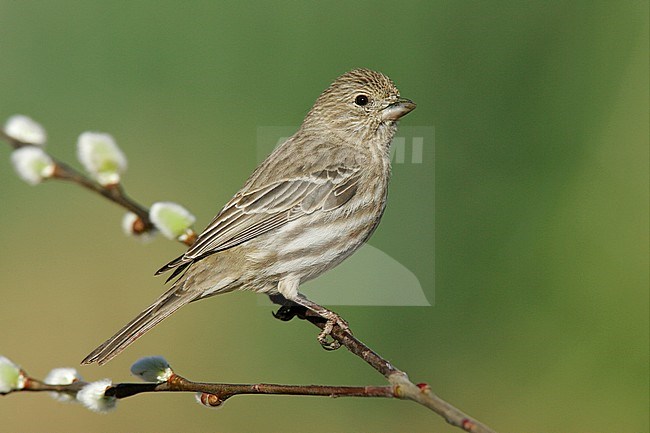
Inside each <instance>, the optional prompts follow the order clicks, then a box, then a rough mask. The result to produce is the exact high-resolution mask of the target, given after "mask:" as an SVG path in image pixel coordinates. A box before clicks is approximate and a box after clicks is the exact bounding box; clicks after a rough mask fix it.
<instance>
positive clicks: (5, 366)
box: [0, 355, 27, 394]
mask: <svg viewBox="0 0 650 433" xmlns="http://www.w3.org/2000/svg"><path fill="white" fill-rule="evenodd" d="M26 380H27V378H26V377H25V372H24V371H23V370H22V369H21V368H20V366H18V365H17V364H14V363H13V362H12V361H11V360H10V359H9V358H6V357H4V356H2V355H0V394H3V393H7V392H11V391H17V390H19V389H23V388H24V387H25V382H26Z"/></svg>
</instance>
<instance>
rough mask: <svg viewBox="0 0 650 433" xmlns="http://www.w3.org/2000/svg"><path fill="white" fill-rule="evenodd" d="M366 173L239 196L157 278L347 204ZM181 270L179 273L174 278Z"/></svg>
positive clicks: (318, 176) (327, 175)
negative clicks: (312, 214)
mask: <svg viewBox="0 0 650 433" xmlns="http://www.w3.org/2000/svg"><path fill="white" fill-rule="evenodd" d="M360 171H361V167H358V166H357V167H352V168H350V167H343V166H330V167H327V168H326V169H323V170H319V171H316V172H313V173H311V174H310V175H308V176H304V177H301V178H295V179H285V180H280V181H276V182H272V183H270V184H268V185H266V186H263V187H260V188H256V189H254V190H252V191H247V192H244V193H242V192H239V193H237V194H236V195H235V196H234V197H233V198H232V199H231V200H230V201H229V202H228V203H227V204H226V206H224V208H223V209H222V210H221V212H219V214H218V215H217V216H216V217H215V218H214V220H212V222H211V223H210V224H209V225H208V227H206V229H205V230H204V231H203V232H202V233H201V234H200V235H199V237H198V238H197V240H196V242H195V243H194V245H192V246H191V247H190V248H189V249H188V250H187V251H186V252H185V254H183V255H182V256H180V257H178V258H177V259H175V260H173V261H171V262H169V263H168V264H166V265H165V266H163V267H162V268H161V269H160V270H158V272H156V274H160V273H163V272H165V271H167V270H169V269H172V268H176V267H182V268H184V267H185V266H187V265H189V264H190V263H191V262H193V261H195V260H198V259H201V258H203V257H205V256H208V255H210V254H213V253H216V252H218V251H223V250H225V249H228V248H232V247H234V246H236V245H239V244H241V243H243V242H246V241H248V240H250V239H253V238H255V237H257V236H259V235H261V234H263V233H266V232H268V231H270V230H273V229H275V228H278V227H280V226H282V225H284V224H286V223H288V222H289V221H293V220H295V219H297V218H300V217H301V216H303V215H308V214H311V213H312V212H314V211H317V210H323V211H328V210H332V209H335V208H337V207H339V206H341V205H343V204H344V203H346V202H347V201H348V200H350V199H351V198H352V196H354V194H355V192H356V190H357V184H358V181H359V178H360ZM183 265H185V266H183ZM180 270H181V269H177V272H174V275H172V277H173V276H175V275H177V274H178V273H180ZM172 277H170V278H172Z"/></svg>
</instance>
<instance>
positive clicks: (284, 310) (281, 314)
mask: <svg viewBox="0 0 650 433" xmlns="http://www.w3.org/2000/svg"><path fill="white" fill-rule="evenodd" d="M272 314H273V317H275V318H276V319H278V320H282V321H283V322H288V321H289V320H291V319H293V318H294V317H296V316H297V315H298V311H296V309H295V308H293V306H291V305H283V306H282V307H280V308H278V311H276V312H275V313H272Z"/></svg>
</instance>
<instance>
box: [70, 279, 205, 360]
mask: <svg viewBox="0 0 650 433" xmlns="http://www.w3.org/2000/svg"><path fill="white" fill-rule="evenodd" d="M184 286H185V284H184V281H182V280H179V281H178V282H177V283H176V284H175V285H174V286H172V287H171V288H170V289H169V290H168V291H167V292H165V293H164V294H163V295H162V296H160V297H159V298H158V299H157V300H156V301H155V302H154V303H153V304H151V305H150V306H149V307H148V308H147V309H146V310H144V311H143V312H142V313H140V314H138V316H137V317H136V318H135V319H133V320H131V321H130V322H129V323H128V324H127V325H126V326H124V327H123V328H122V329H120V330H119V331H118V332H117V333H116V334H115V335H113V336H112V337H111V338H109V339H108V340H106V341H105V342H104V343H102V345H101V346H99V347H98V348H97V349H95V350H93V351H92V352H91V353H90V354H89V355H88V356H86V357H85V358H84V360H83V361H81V363H82V364H91V363H93V362H97V363H98V364H99V365H102V364H105V363H107V362H108V361H110V360H111V359H113V358H114V357H115V356H117V355H118V354H119V353H120V352H122V351H123V350H124V349H126V347H127V346H128V345H130V344H131V343H133V342H134V341H135V340H137V339H138V338H140V337H141V336H142V335H144V334H145V333H146V332H147V331H149V330H150V329H151V328H153V327H154V326H156V325H157V324H158V323H160V322H161V321H162V320H163V319H165V318H166V317H168V316H169V315H170V314H172V313H173V312H174V311H176V310H178V309H179V308H181V307H182V306H183V305H185V304H187V303H189V302H192V301H194V300H195V299H196V298H198V297H199V296H200V294H201V292H200V291H196V290H187V289H186V288H185V287H184Z"/></svg>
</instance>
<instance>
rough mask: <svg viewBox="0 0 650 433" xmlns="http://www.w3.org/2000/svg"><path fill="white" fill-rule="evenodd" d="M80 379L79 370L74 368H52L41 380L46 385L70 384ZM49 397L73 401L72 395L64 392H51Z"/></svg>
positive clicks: (62, 400)
mask: <svg viewBox="0 0 650 433" xmlns="http://www.w3.org/2000/svg"><path fill="white" fill-rule="evenodd" d="M79 380H82V378H81V376H80V375H79V372H77V370H75V369H74V368H54V369H52V370H50V372H49V373H48V374H47V376H45V379H43V382H44V383H46V384H48V385H70V384H71V383H73V382H77V381H79ZM50 397H52V398H53V399H55V400H58V401H61V402H74V401H75V398H74V396H72V395H70V394H68V393H65V392H51V393H50Z"/></svg>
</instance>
